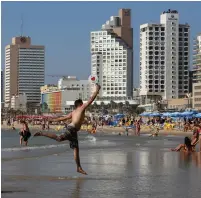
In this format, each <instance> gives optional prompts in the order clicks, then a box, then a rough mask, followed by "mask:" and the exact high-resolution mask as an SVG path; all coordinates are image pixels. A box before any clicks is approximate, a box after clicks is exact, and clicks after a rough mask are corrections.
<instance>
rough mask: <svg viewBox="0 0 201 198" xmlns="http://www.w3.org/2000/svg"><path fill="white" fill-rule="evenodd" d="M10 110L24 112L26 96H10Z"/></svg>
mask: <svg viewBox="0 0 201 198" xmlns="http://www.w3.org/2000/svg"><path fill="white" fill-rule="evenodd" d="M11 108H12V109H14V110H21V111H24V112H26V110H27V96H26V94H25V93H23V94H19V95H15V96H12V98H11Z"/></svg>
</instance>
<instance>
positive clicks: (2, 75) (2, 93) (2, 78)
mask: <svg viewBox="0 0 201 198" xmlns="http://www.w3.org/2000/svg"><path fill="white" fill-rule="evenodd" d="M3 95H4V71H3V70H2V69H1V102H3V101H4V97H3Z"/></svg>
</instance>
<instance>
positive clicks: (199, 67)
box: [193, 34, 201, 83]
mask: <svg viewBox="0 0 201 198" xmlns="http://www.w3.org/2000/svg"><path fill="white" fill-rule="evenodd" d="M193 82H194V83H197V82H201V34H199V35H198V36H197V37H196V39H194V43H193Z"/></svg>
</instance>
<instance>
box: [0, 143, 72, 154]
mask: <svg viewBox="0 0 201 198" xmlns="http://www.w3.org/2000/svg"><path fill="white" fill-rule="evenodd" d="M67 145H68V144H51V145H44V146H27V147H13V148H3V149H1V151H4V152H5V151H24V150H26V151H27V150H36V149H49V148H57V147H64V146H67Z"/></svg>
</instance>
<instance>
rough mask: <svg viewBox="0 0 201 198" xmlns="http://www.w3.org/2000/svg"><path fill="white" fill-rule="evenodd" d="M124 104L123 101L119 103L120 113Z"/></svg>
mask: <svg viewBox="0 0 201 198" xmlns="http://www.w3.org/2000/svg"><path fill="white" fill-rule="evenodd" d="M123 106H124V104H123V103H122V102H120V103H118V109H119V113H123Z"/></svg>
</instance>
